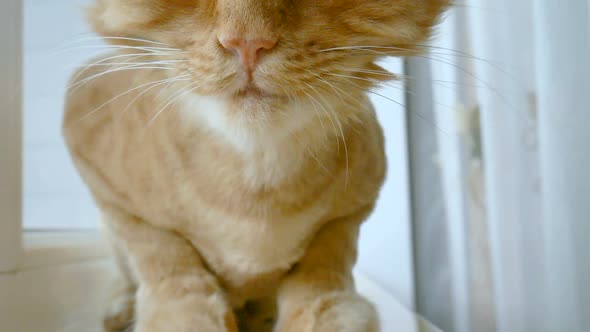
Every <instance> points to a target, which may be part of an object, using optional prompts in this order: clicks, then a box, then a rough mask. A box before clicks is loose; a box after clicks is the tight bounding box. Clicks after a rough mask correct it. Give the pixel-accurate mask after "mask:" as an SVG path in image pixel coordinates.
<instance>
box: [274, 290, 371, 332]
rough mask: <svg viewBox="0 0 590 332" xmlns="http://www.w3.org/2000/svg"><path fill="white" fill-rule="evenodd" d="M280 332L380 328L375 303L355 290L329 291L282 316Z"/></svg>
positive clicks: (349, 331)
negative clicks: (371, 302) (287, 315)
mask: <svg viewBox="0 0 590 332" xmlns="http://www.w3.org/2000/svg"><path fill="white" fill-rule="evenodd" d="M276 331H278V332H312V331H322V332H378V331H379V319H378V317H377V312H376V310H375V308H374V307H373V305H372V304H370V303H369V302H368V301H367V300H365V299H364V298H362V297H361V296H360V295H358V294H355V293H352V292H335V293H330V294H325V295H324V296H321V297H319V298H317V299H315V300H314V301H312V302H311V303H308V304H307V305H306V306H302V307H300V308H299V310H296V311H294V312H293V313H292V314H291V315H289V317H281V318H280V322H279V327H278V328H277V330H276Z"/></svg>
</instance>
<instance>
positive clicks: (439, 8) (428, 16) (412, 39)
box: [382, 0, 453, 44]
mask: <svg viewBox="0 0 590 332" xmlns="http://www.w3.org/2000/svg"><path fill="white" fill-rule="evenodd" d="M452 2H453V0H410V1H409V2H408V4H409V6H408V7H406V10H404V11H403V14H400V13H397V14H398V15H395V14H394V15H392V17H391V20H390V21H389V22H387V24H386V26H383V27H382V28H383V30H382V32H383V33H384V34H387V35H389V36H390V37H391V36H393V37H394V40H395V42H396V43H400V44H414V43H416V42H421V41H424V40H427V39H428V38H430V36H431V34H432V31H433V29H434V28H435V27H436V26H437V24H438V23H439V21H440V20H441V18H442V16H443V14H444V13H445V11H446V10H447V9H448V8H449V7H450V6H451V4H452Z"/></svg>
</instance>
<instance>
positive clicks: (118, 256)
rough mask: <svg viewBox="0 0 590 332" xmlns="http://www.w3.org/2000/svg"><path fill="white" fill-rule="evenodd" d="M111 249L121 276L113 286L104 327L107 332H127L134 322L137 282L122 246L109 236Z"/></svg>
mask: <svg viewBox="0 0 590 332" xmlns="http://www.w3.org/2000/svg"><path fill="white" fill-rule="evenodd" d="M106 235H107V236H108V237H109V238H110V240H111V247H112V248H113V254H114V256H115V261H116V263H117V267H118V268H119V272H120V275H119V276H118V278H117V280H116V282H115V283H114V284H113V289H112V291H111V294H110V298H109V302H108V303H107V305H108V307H107V310H106V313H105V315H104V318H103V326H104V330H105V331H106V332H122V331H125V330H127V329H128V328H129V327H130V326H131V325H132V324H133V320H134V311H135V292H136V291H137V280H135V278H134V276H133V273H132V271H131V267H130V266H129V260H128V258H127V255H126V254H125V252H124V250H122V248H121V244H120V243H117V242H116V239H115V238H112V237H111V236H110V235H109V234H106Z"/></svg>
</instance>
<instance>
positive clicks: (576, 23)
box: [0, 0, 590, 332]
mask: <svg viewBox="0 0 590 332" xmlns="http://www.w3.org/2000/svg"><path fill="white" fill-rule="evenodd" d="M87 2H88V1H87V0H53V1H44V0H25V1H24V2H23V4H24V7H23V24H24V31H23V41H22V42H23V53H22V57H23V68H24V73H23V86H24V90H23V98H22V100H23V109H24V113H23V114H24V116H23V128H24V134H23V161H24V162H23V166H22V172H23V179H24V184H23V192H22V204H23V210H22V211H23V216H22V220H23V227H22V229H23V230H24V231H25V232H26V233H43V232H49V233H51V232H61V231H68V232H71V231H79V232H94V231H96V229H97V227H98V217H97V212H96V210H95V208H94V206H93V203H92V199H91V198H90V196H89V194H88V192H87V190H86V189H85V186H84V185H83V184H82V183H81V181H80V179H79V177H78V174H77V172H76V171H75V170H74V168H73V166H72V164H71V162H70V160H69V157H68V155H67V153H66V150H65V147H64V144H63V141H62V138H61V133H60V122H61V116H62V108H63V94H64V90H65V87H66V85H67V80H68V78H69V75H70V73H71V72H72V71H73V70H74V69H75V68H76V66H79V65H80V64H82V63H84V61H85V60H87V59H88V58H89V57H92V56H94V55H96V54H99V53H101V52H102V51H103V50H101V49H100V45H101V42H100V41H99V40H96V39H93V37H94V36H93V35H92V34H91V33H90V31H89V30H88V28H87V26H86V24H85V23H84V18H83V15H82V10H81V8H82V7H83V6H84V4H86V3H87ZM589 17H590V1H588V0H568V1H567V4H566V3H565V2H564V1H561V2H560V1H555V0H518V1H513V0H494V1H489V0H488V1H486V0H461V1H458V2H457V3H456V5H455V6H454V7H453V8H452V9H451V10H450V11H449V13H448V14H447V15H445V18H444V21H443V22H442V24H441V26H440V28H439V29H438V30H437V33H436V36H435V37H434V38H433V41H432V42H431V43H430V44H428V45H424V47H425V49H426V50H427V51H428V52H427V53H426V54H425V55H424V56H419V57H414V58H411V59H389V60H387V61H385V62H384V64H383V65H384V66H385V67H387V68H388V69H391V70H392V71H393V72H396V73H400V74H402V75H403V78H404V79H403V80H402V81H400V82H398V83H392V84H389V85H387V86H384V87H383V88H382V89H380V90H378V91H376V93H374V94H372V99H373V101H374V103H375V105H376V108H377V111H378V115H379V118H380V120H381V122H382V124H383V126H384V129H385V132H386V137H387V154H388V159H389V167H390V169H389V176H388V180H387V183H386V186H385V188H384V192H383V194H382V196H381V199H380V201H379V204H378V207H377V210H376V212H375V213H374V214H373V216H372V217H371V219H370V220H369V221H368V222H367V223H366V224H365V226H364V227H363V230H362V236H361V240H360V241H361V242H360V256H359V263H358V266H357V270H358V272H359V273H362V274H363V275H366V276H367V277H369V278H371V280H373V281H375V282H376V283H377V284H379V285H381V286H382V287H383V289H385V290H386V291H387V292H389V293H391V294H392V295H393V296H394V297H395V298H397V299H398V300H399V301H400V302H401V303H402V304H403V305H404V306H406V307H407V308H411V309H413V310H416V311H417V312H418V313H420V314H422V315H424V316H425V317H426V318H428V319H429V320H430V321H432V322H433V323H435V324H436V325H437V326H439V327H440V328H442V329H443V330H444V331H448V332H451V331H457V332H472V331H477V332H487V331H489V332H494V331H499V332H528V331H535V332H544V331H547V332H565V331H567V332H585V331H588V330H589V329H590V328H589V327H588V326H590V290H588V287H587V283H588V282H589V281H590V130H589V129H588V126H589V125H590V106H589V105H590V84H589V83H588V82H587V80H588V77H590V64H588V60H589V59H590V21H589ZM392 100H394V101H397V102H399V103H401V104H402V105H398V104H396V103H395V102H392ZM0 194H2V193H0ZM1 213H2V211H0V214H1ZM5 228H6V227H5V226H3V225H2V224H0V230H3V229H5ZM18 231H19V232H20V228H19V230H18ZM4 234H8V233H6V232H5V233H4ZM0 240H4V238H3V237H2V234H0ZM4 243H7V242H6V241H4ZM1 247H2V243H0V248H1ZM9 249H10V247H9ZM8 251H10V250H8ZM6 252H7V251H6ZM1 259H2V254H1V253H0V271H3V270H2V264H1V263H2V262H1ZM1 281H2V280H1V278H0V282H1ZM384 332H390V331H384ZM391 332H393V331H391Z"/></svg>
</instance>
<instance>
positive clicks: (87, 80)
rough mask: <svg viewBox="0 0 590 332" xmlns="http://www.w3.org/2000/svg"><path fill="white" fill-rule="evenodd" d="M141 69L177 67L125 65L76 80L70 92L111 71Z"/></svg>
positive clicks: (172, 68)
mask: <svg viewBox="0 0 590 332" xmlns="http://www.w3.org/2000/svg"><path fill="white" fill-rule="evenodd" d="M139 69H161V70H175V69H176V68H174V67H166V66H143V65H129V66H124V67H119V68H113V69H110V70H107V71H104V72H101V73H98V74H94V75H92V76H90V77H87V78H85V79H83V80H80V81H78V82H74V83H73V84H71V85H70V86H68V88H67V89H68V90H69V92H68V93H73V92H74V91H76V90H77V89H78V88H80V87H81V86H83V85H84V84H86V83H88V82H90V81H92V80H94V79H97V78H99V77H102V76H104V75H107V74H110V73H115V72H118V71H125V70H139Z"/></svg>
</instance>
